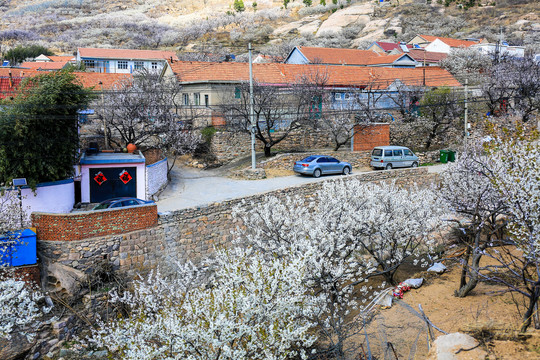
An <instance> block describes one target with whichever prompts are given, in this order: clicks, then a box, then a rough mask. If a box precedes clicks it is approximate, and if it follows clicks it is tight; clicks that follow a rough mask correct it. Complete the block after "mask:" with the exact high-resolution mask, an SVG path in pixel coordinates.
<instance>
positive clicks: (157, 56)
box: [78, 48, 178, 60]
mask: <svg viewBox="0 0 540 360" xmlns="http://www.w3.org/2000/svg"><path fill="white" fill-rule="evenodd" d="M78 51H79V55H80V56H81V57H83V58H105V59H144V60H163V59H166V60H170V59H171V58H172V59H173V60H178V56H176V53H175V52H174V51H161V50H129V49H97V48H78Z"/></svg>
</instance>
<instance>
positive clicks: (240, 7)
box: [233, 0, 246, 12]
mask: <svg viewBox="0 0 540 360" xmlns="http://www.w3.org/2000/svg"><path fill="white" fill-rule="evenodd" d="M233 7H234V10H236V12H242V11H244V10H246V7H245V6H244V1H242V0H234V4H233Z"/></svg>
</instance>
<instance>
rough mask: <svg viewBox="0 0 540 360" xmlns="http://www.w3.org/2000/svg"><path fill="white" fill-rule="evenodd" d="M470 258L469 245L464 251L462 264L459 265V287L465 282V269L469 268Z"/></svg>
mask: <svg viewBox="0 0 540 360" xmlns="http://www.w3.org/2000/svg"><path fill="white" fill-rule="evenodd" d="M470 258H471V247H470V246H467V252H466V253H465V259H463V265H462V267H461V280H460V282H459V288H460V289H461V288H462V287H464V286H465V285H466V284H467V269H468V268H469V259H470Z"/></svg>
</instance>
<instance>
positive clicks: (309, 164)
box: [293, 155, 352, 178]
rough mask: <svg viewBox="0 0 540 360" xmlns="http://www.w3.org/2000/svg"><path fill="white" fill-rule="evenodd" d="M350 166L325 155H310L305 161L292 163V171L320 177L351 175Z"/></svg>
mask: <svg viewBox="0 0 540 360" xmlns="http://www.w3.org/2000/svg"><path fill="white" fill-rule="evenodd" d="M351 169H352V166H351V164H349V163H348V162H345V161H339V160H338V159H336V158H333V157H331V156H326V155H311V156H308V157H307V158H305V159H302V160H300V161H297V162H295V163H294V167H293V171H294V172H296V173H298V174H301V175H312V176H313V177H316V178H318V177H320V176H321V175H327V174H343V175H348V174H350V173H351Z"/></svg>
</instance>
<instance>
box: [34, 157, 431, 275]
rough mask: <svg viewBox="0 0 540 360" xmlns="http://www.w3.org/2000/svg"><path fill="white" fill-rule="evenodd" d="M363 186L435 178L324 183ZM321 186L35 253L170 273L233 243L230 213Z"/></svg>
mask: <svg viewBox="0 0 540 360" xmlns="http://www.w3.org/2000/svg"><path fill="white" fill-rule="evenodd" d="M350 179H359V180H361V181H366V182H368V181H385V180H389V181H392V180H395V181H396V182H397V183H398V184H400V185H403V186H409V185H411V184H413V183H417V184H418V185H419V186H423V185H429V184H431V183H432V182H433V181H434V175H433V174H428V173H427V169H426V168H417V169H404V170H392V171H376V172H369V173H361V174H358V175H351V176H347V177H343V176H336V177H332V178H329V179H328V180H325V181H341V180H344V181H347V180H350ZM322 185H323V182H314V183H309V184H304V185H301V186H295V187H290V188H286V189H281V190H277V191H271V192H268V193H266V194H259V195H254V196H250V197H246V198H242V199H235V200H230V201H225V202H222V203H215V204H211V205H208V206H204V207H196V208H190V209H184V210H179V211H175V212H170V213H165V214H161V215H160V216H159V225H158V226H156V227H154V228H150V229H144V230H139V231H133V232H130V233H127V234H121V235H113V236H100V237H95V238H92V239H85V240H79V241H70V242H58V241H38V253H39V256H40V257H42V258H46V259H47V261H52V262H60V263H62V264H63V265H66V266H69V267H72V268H75V269H77V270H79V271H81V272H86V273H89V272H91V269H92V266H93V265H94V264H96V263H99V262H101V261H103V259H108V260H109V261H110V262H111V263H112V264H113V268H114V269H115V270H118V271H120V272H121V273H124V274H126V275H128V277H131V278H133V277H134V276H136V275H137V274H141V273H146V272H147V271H148V270H150V269H151V268H155V267H156V266H158V265H159V266H160V268H161V269H162V271H163V272H165V273H166V272H168V270H169V269H170V266H171V265H172V264H174V262H175V261H180V262H185V261H188V260H189V261H192V262H194V263H199V262H200V261H201V260H202V259H204V258H206V257H208V256H210V255H211V254H212V252H213V251H214V247H216V246H217V247H219V246H225V247H228V246H230V245H231V243H232V239H233V236H232V234H231V232H232V231H233V230H235V229H236V228H237V227H239V226H241V225H242V223H241V222H240V220H237V219H234V218H233V216H232V209H233V208H234V207H237V206H238V207H239V208H240V211H241V212H245V213H248V212H249V211H250V210H251V209H252V207H253V204H259V203H262V202H264V201H265V197H266V196H276V197H278V198H282V199H283V198H285V197H287V196H294V195H299V196H303V197H306V198H308V197H311V196H313V194H314V193H315V192H316V191H317V190H319V189H320V188H321V187H322Z"/></svg>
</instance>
